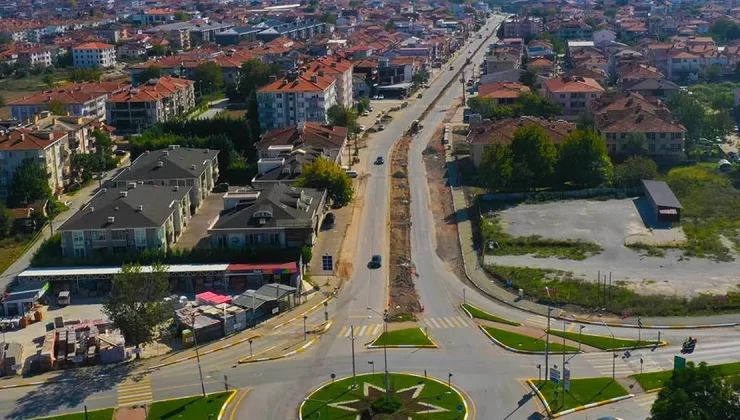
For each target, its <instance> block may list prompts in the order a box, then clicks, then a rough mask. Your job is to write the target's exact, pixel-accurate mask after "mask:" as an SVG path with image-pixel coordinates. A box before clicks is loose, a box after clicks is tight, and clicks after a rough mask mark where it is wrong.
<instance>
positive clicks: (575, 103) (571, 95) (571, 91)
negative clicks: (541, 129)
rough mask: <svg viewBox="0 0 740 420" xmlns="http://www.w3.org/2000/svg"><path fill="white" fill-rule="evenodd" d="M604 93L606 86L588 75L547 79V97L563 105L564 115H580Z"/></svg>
mask: <svg viewBox="0 0 740 420" xmlns="http://www.w3.org/2000/svg"><path fill="white" fill-rule="evenodd" d="M603 93H604V88H603V87H602V86H601V85H600V84H599V83H598V82H597V81H596V80H594V79H590V78H587V77H563V78H560V79H550V80H547V81H545V95H546V96H547V98H549V99H551V100H553V101H555V102H557V103H559V104H560V105H562V106H563V115H571V116H573V115H578V114H580V113H581V112H585V111H586V110H588V109H590V108H591V103H592V102H594V101H596V100H597V99H599V98H600V97H601V95H602V94H603Z"/></svg>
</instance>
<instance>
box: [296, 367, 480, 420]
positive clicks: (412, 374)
mask: <svg viewBox="0 0 740 420" xmlns="http://www.w3.org/2000/svg"><path fill="white" fill-rule="evenodd" d="M389 373H390V374H394V373H395V374H399V375H407V376H415V377H417V378H424V379H426V380H430V381H434V382H437V383H439V384H442V385H444V386H447V383H446V382H443V381H441V380H439V379H437V378H433V377H431V376H422V375H418V374H416V373H410V372H389ZM381 374H382V373H376V375H381ZM370 375H372V373H362V374H359V375H356V376H357V377H358V378H359V377H361V376H370ZM351 377H352V376H345V377H342V378H336V379H335V380H333V381H328V382H324V383H323V384H321V385H319V386H317V387H316V388H314V389H313V391H311V393H310V394H308V396H307V397H306V398H304V399H303V402H301V405H300V406H298V420H303V415H302V414H301V412H302V411H303V405H304V404H306V400H307V399H310V398H311V396H312V395H313V394H315V393H316V392H317V391H318V390H320V389H321V388H323V387H325V386H327V385H329V384H331V383H333V382H335V381H343V380H345V379H347V378H351ZM452 389H453V390H454V391H455V392H456V393H457V395H458V396H459V397H460V400H462V403H463V407H465V416H463V418H462V420H468V416H470V409H469V408H468V402H467V401H465V396H464V395H463V392H461V390H460V389H458V386H457V385H454V384H453V385H452Z"/></svg>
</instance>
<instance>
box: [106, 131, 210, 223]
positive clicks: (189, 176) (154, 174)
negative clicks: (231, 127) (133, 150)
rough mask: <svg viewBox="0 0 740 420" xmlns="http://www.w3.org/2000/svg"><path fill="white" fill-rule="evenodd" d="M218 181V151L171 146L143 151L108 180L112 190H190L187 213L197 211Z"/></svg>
mask: <svg viewBox="0 0 740 420" xmlns="http://www.w3.org/2000/svg"><path fill="white" fill-rule="evenodd" d="M216 180H218V150H211V149H191V148H182V147H180V146H177V145H172V146H170V147H169V148H168V149H166V150H157V151H153V152H148V151H147V152H144V153H143V154H141V155H140V156H139V157H137V158H136V160H134V161H133V162H132V163H131V165H130V166H128V167H127V168H126V169H125V170H124V171H122V172H121V173H120V174H118V175H117V176H116V177H115V178H114V179H113V180H112V181H111V184H113V185H114V186H115V187H116V188H127V187H130V186H131V185H132V184H141V185H157V186H160V187H174V186H179V187H181V188H191V190H190V205H191V209H190V210H191V211H190V213H195V211H196V210H197V209H198V208H200V205H201V204H202V203H203V200H205V199H206V197H208V195H210V193H211V190H212V189H213V186H214V185H216Z"/></svg>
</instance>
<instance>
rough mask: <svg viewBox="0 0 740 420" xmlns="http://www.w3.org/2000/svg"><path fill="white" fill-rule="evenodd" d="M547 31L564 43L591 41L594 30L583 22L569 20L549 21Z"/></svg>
mask: <svg viewBox="0 0 740 420" xmlns="http://www.w3.org/2000/svg"><path fill="white" fill-rule="evenodd" d="M547 31H548V32H550V33H552V34H553V35H555V36H556V37H558V38H560V39H562V40H564V41H567V40H577V39H592V38H593V35H594V29H593V28H592V27H591V26H590V25H589V24H587V23H586V22H585V21H583V20H581V19H571V18H566V19H555V20H552V21H549V22H548V23H547Z"/></svg>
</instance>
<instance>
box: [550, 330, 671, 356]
mask: <svg viewBox="0 0 740 420" xmlns="http://www.w3.org/2000/svg"><path fill="white" fill-rule="evenodd" d="M599 325H603V324H599ZM542 331H544V332H547V328H545V329H544V330H542ZM553 331H560V330H553V329H552V328H550V334H552V335H554V336H556V337H559V338H563V337H562V336H560V335H557V334H556V333H554V332H553ZM583 335H586V336H591V337H599V338H612V336H610V335H601V334H583ZM565 339H566V340H571V341H574V342H576V343H577V342H578V341H576V340H573V339H569V338H568V337H565ZM628 340H629V339H628ZM648 343H651V344H648ZM581 344H584V345H587V346H589V347H594V346H590V345H588V344H586V343H581ZM667 345H668V342H667V341H665V340H660V341H648V340H645V344H640V345H639V346H625V347H614V348H610V349H599V348H598V347H594V348H595V349H599V351H622V350H638V349H649V348H652V347H666V346H667Z"/></svg>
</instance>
